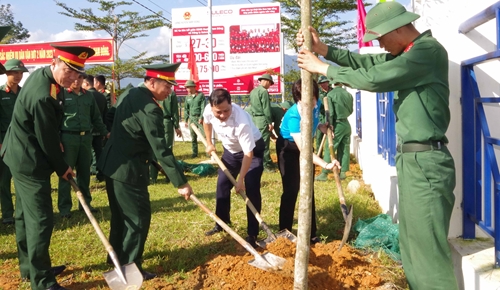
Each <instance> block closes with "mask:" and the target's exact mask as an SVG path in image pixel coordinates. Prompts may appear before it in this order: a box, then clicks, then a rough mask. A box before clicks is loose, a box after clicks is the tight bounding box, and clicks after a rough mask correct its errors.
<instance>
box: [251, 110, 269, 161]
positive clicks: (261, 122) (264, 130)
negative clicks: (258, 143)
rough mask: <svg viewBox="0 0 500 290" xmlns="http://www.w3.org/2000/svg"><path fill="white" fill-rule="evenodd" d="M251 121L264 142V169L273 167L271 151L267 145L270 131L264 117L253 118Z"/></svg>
mask: <svg viewBox="0 0 500 290" xmlns="http://www.w3.org/2000/svg"><path fill="white" fill-rule="evenodd" d="M252 120H253V122H254V123H255V126H256V127H257V128H258V129H259V131H260V133H261V134H262V140H264V144H265V145H266V147H265V149H264V161H263V163H264V168H270V167H273V166H274V163H273V160H272V159H271V151H270V150H269V145H270V143H271V131H269V126H268V124H267V122H266V118H265V117H264V116H253V117H252Z"/></svg>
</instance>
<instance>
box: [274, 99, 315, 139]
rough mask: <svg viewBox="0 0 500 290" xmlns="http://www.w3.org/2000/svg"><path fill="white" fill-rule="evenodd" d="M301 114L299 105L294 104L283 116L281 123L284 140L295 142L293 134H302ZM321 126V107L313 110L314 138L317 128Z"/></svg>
mask: <svg viewBox="0 0 500 290" xmlns="http://www.w3.org/2000/svg"><path fill="white" fill-rule="evenodd" d="M300 119H301V118H300V114H299V110H298V107H297V104H294V105H293V106H292V107H291V108H290V109H288V110H287V111H286V113H285V116H283V121H281V127H280V132H281V136H283V139H286V140H289V141H292V142H293V141H294V140H293V137H292V135H291V134H293V133H300ZM318 124H319V106H318V104H316V106H315V107H314V108H313V130H312V132H313V136H314V133H316V130H315V129H316V127H318Z"/></svg>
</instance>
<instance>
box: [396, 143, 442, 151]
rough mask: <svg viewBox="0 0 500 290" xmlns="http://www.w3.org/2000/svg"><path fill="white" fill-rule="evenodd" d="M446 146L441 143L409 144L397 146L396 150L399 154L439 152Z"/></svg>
mask: <svg viewBox="0 0 500 290" xmlns="http://www.w3.org/2000/svg"><path fill="white" fill-rule="evenodd" d="M445 146H446V144H445V143H444V142H443V141H428V142H409V143H404V144H398V145H397V146H396V150H397V151H398V152H399V153H408V152H423V151H430V150H441V149H442V148H443V147H445Z"/></svg>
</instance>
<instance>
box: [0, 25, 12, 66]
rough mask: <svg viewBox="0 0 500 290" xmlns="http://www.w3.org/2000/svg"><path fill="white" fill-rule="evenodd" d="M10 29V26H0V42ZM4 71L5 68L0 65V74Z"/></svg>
mask: <svg viewBox="0 0 500 290" xmlns="http://www.w3.org/2000/svg"><path fill="white" fill-rule="evenodd" d="M10 29H11V27H10V26H0V40H2V39H3V38H4V37H5V35H7V33H9V31H10ZM5 71H6V70H5V67H4V66H3V65H2V64H1V63H0V74H4V73H5Z"/></svg>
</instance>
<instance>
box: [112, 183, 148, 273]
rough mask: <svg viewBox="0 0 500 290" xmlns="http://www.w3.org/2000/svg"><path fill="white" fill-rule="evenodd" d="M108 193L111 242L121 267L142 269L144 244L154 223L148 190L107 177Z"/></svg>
mask: <svg viewBox="0 0 500 290" xmlns="http://www.w3.org/2000/svg"><path fill="white" fill-rule="evenodd" d="M106 192H107V194H108V200H109V208H110V210H111V221H110V231H109V242H110V244H111V246H112V247H113V249H114V250H115V252H116V254H117V255H118V260H119V261H120V263H121V264H122V265H124V264H128V263H132V262H135V263H136V265H137V267H138V268H139V270H142V255H143V253H144V244H146V238H147V236H148V232H149V226H150V223H151V203H150V201H149V192H148V187H147V186H137V185H132V184H128V183H123V182H120V181H117V180H114V179H111V178H109V177H106Z"/></svg>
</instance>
